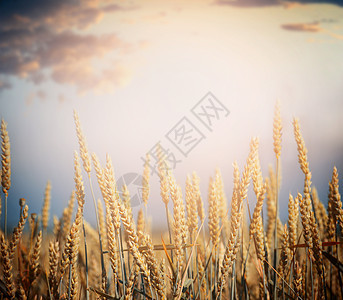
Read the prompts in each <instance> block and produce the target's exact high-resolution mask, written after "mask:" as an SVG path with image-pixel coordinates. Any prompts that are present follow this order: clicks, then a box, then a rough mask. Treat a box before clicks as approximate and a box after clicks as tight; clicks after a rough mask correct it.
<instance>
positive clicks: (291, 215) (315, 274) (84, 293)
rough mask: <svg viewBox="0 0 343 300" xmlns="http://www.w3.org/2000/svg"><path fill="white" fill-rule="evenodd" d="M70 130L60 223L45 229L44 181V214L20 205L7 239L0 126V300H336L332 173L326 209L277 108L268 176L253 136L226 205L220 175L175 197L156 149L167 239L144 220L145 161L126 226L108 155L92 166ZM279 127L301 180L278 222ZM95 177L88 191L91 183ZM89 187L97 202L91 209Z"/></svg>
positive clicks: (338, 218) (340, 219) (337, 217)
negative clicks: (138, 203)
mask: <svg viewBox="0 0 343 300" xmlns="http://www.w3.org/2000/svg"><path fill="white" fill-rule="evenodd" d="M74 120H75V127H76V135H77V139H78V142H79V151H75V154H74V180H75V190H74V191H73V192H72V193H71V197H70V200H69V202H68V206H67V207H65V208H64V210H63V214H62V216H60V217H56V216H55V217H54V218H53V224H54V226H53V230H48V224H49V218H50V215H51V214H52V212H50V204H51V203H50V202H51V183H50V182H48V183H47V185H46V189H45V197H44V204H43V207H42V210H41V213H40V214H37V212H31V211H30V209H29V207H28V205H27V203H26V200H25V199H24V198H21V199H20V200H19V208H18V209H19V210H20V218H19V221H18V225H17V226H16V227H15V228H14V229H13V231H12V230H11V231H10V230H9V228H7V214H8V212H7V200H8V195H9V193H10V192H11V150H10V137H9V135H8V132H7V124H6V122H5V121H4V120H2V122H1V139H2V144H1V150H2V154H1V162H2V168H1V187H2V191H3V197H2V198H3V199H2V200H1V201H0V204H1V224H4V226H3V227H2V228H1V232H0V236H1V240H0V245H1V249H0V251H1V267H0V278H1V279H0V295H1V299H144V300H145V299H218V300H219V299H342V297H343V284H342V274H341V273H342V272H343V264H342V263H341V261H342V259H343V255H342V252H343V251H342V250H343V249H342V245H341V233H342V232H343V210H342V202H341V197H340V193H339V180H338V178H339V175H338V171H337V169H336V167H334V168H333V171H332V178H330V179H328V180H329V194H328V201H327V202H328V205H327V207H325V205H324V204H323V203H322V202H321V200H320V199H319V197H318V194H317V191H316V188H315V187H314V186H313V184H312V182H311V180H312V175H311V170H310V165H309V162H308V158H307V148H306V145H305V141H304V139H303V137H302V134H301V130H300V124H299V120H297V119H294V120H293V124H285V125H284V124H282V121H281V117H280V108H279V105H278V104H276V106H275V115H274V121H273V122H272V120H271V122H270V123H271V131H272V132H273V139H274V154H275V157H271V158H270V161H271V162H272V163H273V164H274V167H269V174H268V176H267V177H263V176H262V172H261V165H260V160H259V140H258V138H252V139H251V143H250V152H249V155H248V157H247V159H246V164H245V165H244V166H241V167H239V166H238V164H237V163H233V189H232V192H231V195H226V194H225V192H224V183H223V179H222V176H221V172H220V170H219V169H216V170H215V172H214V176H213V177H211V178H210V180H209V184H208V194H207V195H202V194H201V192H200V178H199V177H198V176H197V174H196V173H192V175H189V176H187V179H186V182H185V193H184V195H183V194H182V189H181V183H179V182H177V181H176V179H175V177H174V174H173V171H172V170H171V168H170V167H169V165H168V162H167V160H166V157H165V156H164V154H163V152H162V150H161V148H159V150H158V175H159V181H160V197H161V199H160V200H161V201H163V203H164V204H165V214H166V222H167V226H168V227H167V228H168V229H167V230H166V231H165V232H159V231H158V229H156V228H154V225H153V224H150V223H149V222H148V220H149V215H148V213H147V212H148V211H149V209H148V207H149V193H150V184H149V182H150V178H149V177H150V169H149V166H148V163H146V164H145V166H144V170H143V172H142V174H143V182H142V187H143V191H142V200H143V204H144V205H143V207H142V208H141V209H140V210H139V212H138V215H137V216H134V215H133V213H132V207H131V205H130V192H129V190H128V188H127V187H126V186H125V185H124V186H122V187H118V186H117V184H116V180H115V172H114V169H113V165H112V160H111V157H110V156H108V155H107V156H106V164H105V165H101V164H100V161H99V158H98V157H97V155H96V154H95V153H92V154H90V153H89V151H88V149H87V143H86V139H85V136H84V134H83V132H82V128H81V123H80V120H79V116H78V114H77V113H76V112H74ZM282 126H293V131H294V138H295V141H296V144H297V148H298V161H299V167H300V169H301V171H302V172H303V175H304V177H303V178H304V182H303V186H304V188H303V191H301V192H299V193H298V194H296V195H289V200H288V221H287V223H286V224H282V222H281V220H280V218H279V188H280V184H281V174H280V173H281V171H280V158H281V154H282V147H281V144H282V143H281V141H282ZM247 146H248V145H247ZM148 161H149V157H148V156H147V162H148ZM92 174H95V175H96V179H97V182H92V180H91V178H92V176H91V175H92ZM203 180H204V181H206V180H208V179H203ZM85 185H89V187H90V191H91V195H89V197H88V195H87V199H93V202H94V211H95V214H96V226H95V227H92V226H91V225H90V224H89V223H88V222H87V220H86V219H85V218H84V214H83V210H84V204H85V198H86V195H85ZM96 185H98V186H99V188H100V191H101V196H102V198H101V199H95V196H94V192H93V189H94V187H95V186H96ZM251 188H252V189H253V192H254V195H255V197H256V205H255V207H252V206H249V199H248V197H247V195H248V190H249V189H251ZM250 202H251V201H250ZM324 202H326V201H324ZM169 203H170V204H172V208H173V209H172V210H171V211H170V210H169V207H170V205H168V204H169ZM264 207H265V211H266V212H267V213H266V214H263V208H264ZM26 223H28V224H26Z"/></svg>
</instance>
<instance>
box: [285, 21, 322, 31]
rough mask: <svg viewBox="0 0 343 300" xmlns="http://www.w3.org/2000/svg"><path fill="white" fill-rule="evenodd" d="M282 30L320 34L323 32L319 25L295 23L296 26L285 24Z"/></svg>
mask: <svg viewBox="0 0 343 300" xmlns="http://www.w3.org/2000/svg"><path fill="white" fill-rule="evenodd" d="M281 28H283V29H285V30H291V31H307V32H319V31H322V28H321V27H320V25H319V23H317V22H315V23H295V24H283V25H281Z"/></svg>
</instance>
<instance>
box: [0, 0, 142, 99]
mask: <svg viewBox="0 0 343 300" xmlns="http://www.w3.org/2000/svg"><path fill="white" fill-rule="evenodd" d="M125 9H131V8H130V7H128V6H126V7H125V6H119V5H117V4H111V3H108V1H102V0H84V1H82V2H80V1H69V0H59V1H43V0H33V1H30V2H27V1H20V0H18V1H15V3H12V2H11V1H2V2H0V76H1V75H2V76H15V77H19V78H26V79H27V80H29V81H31V82H33V83H35V84H37V85H39V84H41V83H42V82H44V81H45V80H47V79H52V80H53V81H55V82H56V83H59V84H68V85H72V86H75V87H76V89H77V90H78V91H79V92H82V91H85V90H87V91H89V90H92V89H98V88H100V89H102V88H103V86H107V85H108V84H109V82H107V81H108V79H107V78H106V77H105V74H108V73H109V71H111V74H110V75H111V80H112V81H111V82H112V85H116V84H117V85H120V84H121V83H122V82H124V81H126V80H127V75H126V74H128V71H125V72H124V71H123V69H125V68H124V67H123V66H117V65H113V64H112V63H110V64H109V63H108V60H109V59H110V57H111V55H113V54H114V53H115V54H118V55H125V54H127V53H129V52H130V51H132V50H133V49H135V48H140V47H141V46H140V44H139V43H137V45H132V44H129V43H127V42H124V41H123V40H122V39H120V38H118V36H117V35H116V34H113V33H112V34H104V35H95V34H84V30H85V29H86V28H88V27H89V26H91V25H92V24H95V23H97V22H99V21H100V20H101V19H102V17H103V16H104V14H106V13H113V12H116V11H120V10H125ZM117 57H118V56H117ZM109 65H110V66H111V67H113V70H108V68H109ZM115 76H123V78H122V79H121V78H115ZM0 82H1V83H0V89H4V88H9V87H10V85H8V84H5V83H4V82H2V81H0ZM32 97H38V98H42V97H41V96H39V95H38V94H37V93H35V95H34V96H32V95H31V96H30V97H28V99H29V101H28V102H32V101H33V99H31V98H32Z"/></svg>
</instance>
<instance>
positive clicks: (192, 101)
mask: <svg viewBox="0 0 343 300" xmlns="http://www.w3.org/2000/svg"><path fill="white" fill-rule="evenodd" d="M342 50H343V1H339V0H333V1H298V2H293V1H271V0H231V1H213V0H198V1H195V0H189V1H180V0H176V1H175V0H173V1H172V0H165V1H157V0H141V1H101V0H96V1H93V0H89V1H66V0H61V1H42V0H34V1H30V2H27V1H21V0H18V1H4V0H3V1H0V117H1V118H3V119H4V120H5V121H6V122H7V123H8V132H9V136H10V142H11V159H12V186H11V189H10V191H9V199H8V205H9V207H8V215H9V222H10V224H12V226H13V225H14V224H15V223H16V222H17V221H18V215H19V209H18V208H19V205H18V199H19V198H21V197H24V198H26V199H27V203H28V205H29V211H30V212H31V213H32V212H36V213H40V212H41V206H42V203H43V197H44V189H45V185H46V183H47V181H48V180H50V181H51V185H52V190H51V193H52V203H51V216H52V215H56V216H58V217H59V216H61V214H62V211H63V207H65V206H66V205H67V202H68V200H69V196H70V194H71V192H72V190H73V189H74V180H73V176H74V173H73V155H74V151H75V150H78V143H77V137H76V132H75V126H74V121H73V110H76V111H77V112H78V114H79V117H80V122H81V126H82V129H83V132H84V134H85V136H86V139H87V144H88V148H89V151H90V153H93V152H94V153H96V154H97V155H98V157H99V158H100V161H101V163H102V164H104V163H105V157H106V154H107V153H108V154H109V155H110V156H111V157H112V161H113V165H114V171H115V174H116V178H117V180H118V182H119V183H122V182H124V181H125V182H126V183H127V184H128V185H129V190H130V193H131V196H132V197H133V198H134V197H135V196H136V197H135V198H134V199H135V200H133V202H132V204H133V206H134V214H136V213H137V210H138V209H139V208H140V207H141V206H142V205H141V204H140V200H139V199H140V198H139V195H140V186H141V184H140V180H141V177H140V174H142V172H143V163H144V157H145V155H146V153H148V152H150V153H154V152H153V150H154V149H155V148H154V147H155V146H156V144H157V143H158V142H160V144H161V146H162V148H163V149H165V151H167V153H168V158H169V159H170V163H171V165H172V166H173V168H174V173H175V176H176V179H177V182H178V183H179V184H181V185H182V187H183V188H184V185H185V184H184V183H185V180H186V176H187V174H191V173H192V172H193V171H196V172H197V173H198V175H199V176H200V180H201V191H202V195H203V198H204V200H206V198H207V186H208V182H209V178H210V176H213V175H214V173H215V169H216V168H217V167H218V168H220V170H221V172H222V175H223V179H224V186H225V192H226V194H227V198H228V200H229V201H230V199H231V192H232V172H233V167H232V163H233V162H234V161H237V162H238V165H239V166H240V169H241V170H243V167H244V163H245V160H246V157H247V155H248V151H249V142H250V140H251V138H252V137H254V136H258V137H259V141H260V150H259V153H260V158H261V164H262V172H263V175H264V176H267V175H268V165H269V164H272V165H273V166H275V157H274V154H273V140H272V124H273V111H274V106H275V103H276V101H277V100H279V102H280V106H281V116H282V122H283V138H282V156H281V165H282V186H281V190H280V216H281V219H282V221H285V220H286V217H287V213H286V212H287V202H288V194H289V193H292V194H293V195H295V194H296V193H297V192H298V191H302V188H303V177H304V176H303V174H302V173H301V170H300V168H299V165H298V163H297V152H296V143H295V141H294V137H293V132H292V120H293V118H294V117H297V118H299V120H300V126H301V130H302V133H303V136H304V139H305V143H306V146H307V148H308V151H309V152H308V157H309V163H310V169H311V171H312V175H313V184H314V185H315V186H316V187H317V189H318V192H319V196H320V198H321V199H322V201H323V202H324V203H326V202H327V193H328V181H329V179H330V178H331V174H332V169H333V166H334V165H336V166H337V168H338V172H339V174H341V173H340V172H342V169H343V160H342V150H343V141H342V138H341V128H342V125H343V121H342V117H341V114H342V109H343V101H342V100H343V98H342V97H343V51H342ZM182 130H184V131H183V132H184V133H185V132H186V133H187V135H181V134H180V133H181V132H182ZM153 163H154V161H153V157H152V161H151V164H152V174H151V194H150V199H149V203H148V213H149V214H150V215H151V216H152V222H153V224H156V225H161V226H163V225H165V215H164V209H163V203H162V201H161V199H160V196H159V182H158V176H157V175H156V174H155V173H154V171H153V170H154V169H153ZM83 175H84V179H85V190H86V208H85V214H86V219H87V220H89V221H90V222H91V223H93V224H94V220H95V218H94V208H93V203H92V200H91V197H90V189H89V183H88V181H87V180H86V179H87V178H86V174H85V173H84V174H83ZM340 178H341V176H340ZM93 185H94V188H95V193H96V196H97V197H100V192H99V189H98V187H97V184H96V179H95V177H94V176H93ZM137 197H138V198H137ZM249 201H250V202H251V203H252V205H253V203H254V201H255V199H254V195H253V194H252V193H251V194H250V195H249ZM171 208H172V207H171ZM2 216H3V215H2ZM1 222H2V223H3V218H2V221H1ZM50 225H52V221H51V220H50Z"/></svg>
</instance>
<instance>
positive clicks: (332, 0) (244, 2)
mask: <svg viewBox="0 0 343 300" xmlns="http://www.w3.org/2000/svg"><path fill="white" fill-rule="evenodd" d="M216 3H217V4H219V5H231V6H238V7H263V6H275V5H284V6H285V8H292V7H294V5H293V6H292V3H296V4H297V5H299V4H318V3H326V4H333V5H338V6H343V0H299V1H296V2H292V1H291V2H290V1H282V0H217V1H216Z"/></svg>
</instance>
